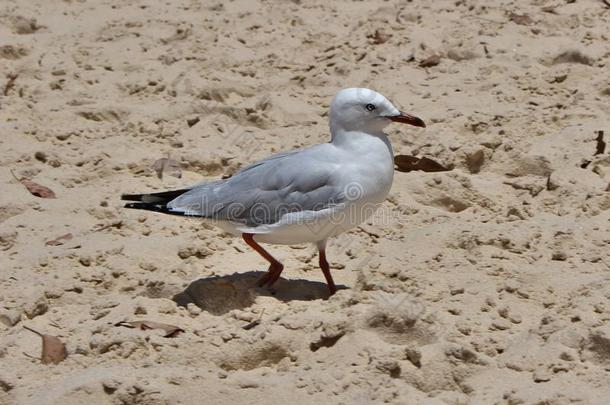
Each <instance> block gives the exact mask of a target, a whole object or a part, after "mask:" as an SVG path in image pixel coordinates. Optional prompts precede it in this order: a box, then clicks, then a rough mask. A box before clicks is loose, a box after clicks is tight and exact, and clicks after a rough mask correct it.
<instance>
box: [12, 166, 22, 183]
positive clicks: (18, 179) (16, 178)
mask: <svg viewBox="0 0 610 405" xmlns="http://www.w3.org/2000/svg"><path fill="white" fill-rule="evenodd" d="M10 172H11V175H12V176H13V178H14V179H15V180H17V181H18V182H19V183H21V180H23V179H20V178H19V177H17V175H16V174H15V172H14V171H13V169H10Z"/></svg>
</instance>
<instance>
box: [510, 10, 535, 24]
mask: <svg viewBox="0 0 610 405" xmlns="http://www.w3.org/2000/svg"><path fill="white" fill-rule="evenodd" d="M508 19H509V20H511V21H512V22H514V23H515V24H519V25H530V24H531V23H533V22H534V21H533V20H532V19H531V18H530V16H529V15H527V14H517V13H510V14H509V15H508Z"/></svg>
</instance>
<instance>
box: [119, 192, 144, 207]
mask: <svg viewBox="0 0 610 405" xmlns="http://www.w3.org/2000/svg"><path fill="white" fill-rule="evenodd" d="M142 196H143V194H121V200H124V201H142ZM127 205H129V204H127ZM130 208H131V207H130Z"/></svg>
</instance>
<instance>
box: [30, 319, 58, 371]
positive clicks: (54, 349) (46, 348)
mask: <svg viewBox="0 0 610 405" xmlns="http://www.w3.org/2000/svg"><path fill="white" fill-rule="evenodd" d="M23 327H24V328H25V329H27V330H29V331H30V332H33V333H35V334H37V335H38V336H40V337H41V338H42V355H41V357H40V361H41V362H42V364H59V363H61V362H62V361H63V360H65V359H66V357H68V350H67V349H66V345H65V344H64V343H63V342H62V341H61V340H59V338H58V337H57V336H52V335H45V334H42V333H40V332H38V331H35V330H34V329H32V328H29V327H27V326H25V325H24V326H23Z"/></svg>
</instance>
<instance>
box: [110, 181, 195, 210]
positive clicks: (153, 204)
mask: <svg viewBox="0 0 610 405" xmlns="http://www.w3.org/2000/svg"><path fill="white" fill-rule="evenodd" d="M189 190H190V189H188V188H185V189H181V190H172V191H163V192H160V193H150V194H123V195H121V200H126V201H136V202H131V203H127V204H125V208H131V209H137V210H146V211H154V212H161V213H164V214H173V215H184V214H183V213H181V212H174V211H170V210H169V209H168V208H167V204H168V203H169V202H170V201H172V200H173V199H175V198H176V197H178V196H180V195H182V194H184V193H186V192H187V191H189Z"/></svg>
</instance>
